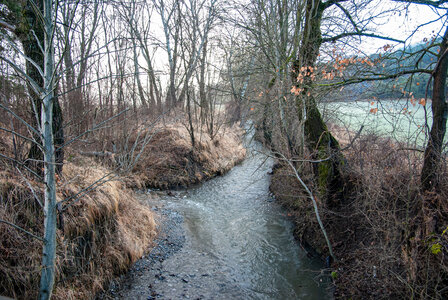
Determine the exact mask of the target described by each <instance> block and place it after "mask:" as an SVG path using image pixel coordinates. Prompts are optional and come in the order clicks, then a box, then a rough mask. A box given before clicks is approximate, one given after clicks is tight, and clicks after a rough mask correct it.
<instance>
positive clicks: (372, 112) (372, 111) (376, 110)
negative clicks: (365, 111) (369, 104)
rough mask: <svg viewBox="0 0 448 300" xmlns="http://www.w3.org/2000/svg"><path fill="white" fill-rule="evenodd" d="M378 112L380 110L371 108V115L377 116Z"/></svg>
mask: <svg viewBox="0 0 448 300" xmlns="http://www.w3.org/2000/svg"><path fill="white" fill-rule="evenodd" d="M377 112H378V108H371V109H370V113H371V114H376V113H377Z"/></svg>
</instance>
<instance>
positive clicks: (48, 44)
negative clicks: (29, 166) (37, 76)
mask: <svg viewBox="0 0 448 300" xmlns="http://www.w3.org/2000/svg"><path fill="white" fill-rule="evenodd" d="M43 22H44V26H45V29H44V50H45V53H44V93H45V94H44V97H43V101H42V142H43V148H44V168H45V177H44V182H45V206H44V214H45V219H44V227H45V229H44V239H45V241H44V247H43V253H42V272H41V279H40V288H39V299H50V298H51V294H52V292H53V286H54V279H55V261H56V217H57V210H56V176H55V175H56V174H55V148H54V139H53V103H54V101H55V98H54V87H55V83H54V78H53V73H54V46H53V33H54V31H53V29H54V23H53V1H52V0H45V1H44V3H43Z"/></svg>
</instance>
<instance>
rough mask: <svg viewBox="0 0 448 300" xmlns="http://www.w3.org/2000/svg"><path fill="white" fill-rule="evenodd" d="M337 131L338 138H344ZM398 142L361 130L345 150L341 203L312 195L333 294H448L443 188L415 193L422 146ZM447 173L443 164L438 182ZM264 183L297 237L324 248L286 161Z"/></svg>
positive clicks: (447, 209) (447, 194)
mask: <svg viewBox="0 0 448 300" xmlns="http://www.w3.org/2000/svg"><path fill="white" fill-rule="evenodd" d="M344 135H345V137H344V136H342V138H341V139H340V140H342V141H344V139H345V143H348V141H349V140H350V139H349V138H348V134H347V133H344ZM353 136H354V134H352V137H353ZM399 149H400V145H398V144H397V143H395V142H392V141H390V140H387V139H381V138H378V137H376V136H363V137H361V138H360V139H359V140H357V141H356V142H355V143H354V145H353V147H352V148H350V149H348V150H347V151H346V152H345V153H344V155H345V157H346V159H347V166H348V168H347V170H346V172H345V175H344V176H345V182H346V186H345V187H344V199H343V203H341V205H340V206H339V207H338V208H335V209H332V210H329V209H328V208H327V207H325V204H324V203H323V201H321V202H320V203H319V206H320V210H321V217H322V219H323V221H324V224H325V227H326V229H327V231H328V233H329V236H330V240H331V242H332V245H333V248H334V252H335V255H336V257H337V258H338V261H337V262H336V263H335V264H333V265H332V271H335V272H336V274H337V279H335V284H336V294H335V295H336V297H337V298H343V299H346V298H353V299H386V298H390V299H404V298H419V299H446V298H447V297H448V290H447V288H446V286H448V261H447V258H448V238H447V236H446V235H444V236H442V232H443V230H445V229H446V228H447V226H448V203H447V201H446V199H448V189H446V188H444V189H443V190H441V191H438V192H437V193H428V194H422V193H421V192H420V190H419V171H420V169H421V164H422V155H421V153H419V152H414V151H408V150H406V151H402V150H399ZM304 170H305V173H303V174H304V175H303V176H304V177H305V179H306V180H307V183H308V184H309V186H311V187H313V182H312V175H311V174H310V172H308V173H307V172H306V170H308V171H309V170H310V168H309V167H305V169H304ZM306 174H308V175H306ZM447 175H448V174H447V172H446V171H444V170H442V176H444V178H445V180H444V181H445V184H444V186H445V187H448V180H447V179H446V178H447ZM307 177H308V178H307ZM271 189H272V190H273V192H274V193H275V195H276V196H277V199H279V200H280V201H281V202H282V203H283V204H284V205H286V206H288V207H289V209H290V211H291V213H292V214H293V215H294V219H295V222H296V225H297V226H296V233H297V236H298V238H299V239H300V240H302V241H303V242H305V243H308V244H310V245H311V247H312V248H314V249H315V250H317V251H318V252H319V253H320V254H321V255H322V256H324V257H325V256H327V255H328V249H327V247H326V245H325V241H324V239H323V236H322V233H321V231H320V229H319V227H318V225H317V222H316V220H315V216H314V212H313V208H312V204H311V201H310V200H309V199H308V198H307V197H306V196H305V194H304V193H303V191H302V189H301V187H300V185H299V184H298V183H297V181H296V180H295V179H294V178H293V177H292V174H291V172H290V170H288V168H287V167H286V166H280V167H279V168H278V169H277V170H276V172H275V175H274V176H273V178H272V183H271ZM435 243H439V244H441V245H442V250H441V252H440V253H438V254H434V253H432V251H431V246H432V245H434V244H435Z"/></svg>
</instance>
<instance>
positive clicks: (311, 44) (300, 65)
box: [292, 0, 344, 207]
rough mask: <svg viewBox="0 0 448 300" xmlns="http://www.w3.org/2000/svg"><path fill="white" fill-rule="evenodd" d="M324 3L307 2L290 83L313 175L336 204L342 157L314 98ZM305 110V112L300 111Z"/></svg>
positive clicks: (329, 198)
mask: <svg viewBox="0 0 448 300" xmlns="http://www.w3.org/2000/svg"><path fill="white" fill-rule="evenodd" d="M326 8H327V4H326V3H322V2H321V1H320V0H307V1H306V14H305V26H304V29H303V35H302V40H301V47H300V50H299V53H298V58H297V60H296V61H295V62H294V64H293V72H292V76H293V80H294V81H293V82H297V81H298V80H297V78H298V77H299V78H300V82H297V88H299V89H300V93H299V94H298V95H297V96H296V107H297V113H298V114H299V117H300V118H301V119H304V122H305V124H304V130H305V140H306V145H307V147H308V149H309V150H310V152H311V153H312V155H313V158H314V159H316V160H324V161H321V162H319V163H316V165H315V168H314V170H315V176H316V179H317V182H318V185H319V189H320V192H321V194H322V195H324V196H325V197H326V199H327V204H328V205H329V206H330V207H331V206H335V205H337V204H338V202H339V199H340V196H341V195H340V194H341V191H342V187H343V180H342V166H343V165H344V157H343V155H342V153H341V152H340V146H339V143H338V142H337V140H336V139H335V138H334V137H333V135H332V134H331V133H330V132H329V130H328V128H327V125H326V124H325V122H324V121H323V119H322V116H321V114H320V112H319V109H318V107H317V105H316V99H315V97H314V94H315V90H314V87H313V84H314V83H313V79H312V77H313V72H314V68H315V64H316V61H317V58H318V55H319V49H320V46H321V44H322V34H321V28H320V26H321V21H322V16H323V12H324V10H325V9H326ZM303 111H305V113H303Z"/></svg>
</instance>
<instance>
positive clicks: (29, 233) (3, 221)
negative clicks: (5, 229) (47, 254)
mask: <svg viewBox="0 0 448 300" xmlns="http://www.w3.org/2000/svg"><path fill="white" fill-rule="evenodd" d="M0 223H4V224H6V225H9V226H11V227H14V228H15V229H17V230H20V231H22V232H24V233H26V234H28V235H30V236H32V237H33V238H35V239H38V240H39V241H42V242H44V243H45V239H44V238H41V237H40V236H37V235H35V234H33V233H31V232H29V231H28V230H25V229H23V228H22V227H20V226H17V225H16V224H13V223H10V222H8V221H5V220H2V219H0Z"/></svg>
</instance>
